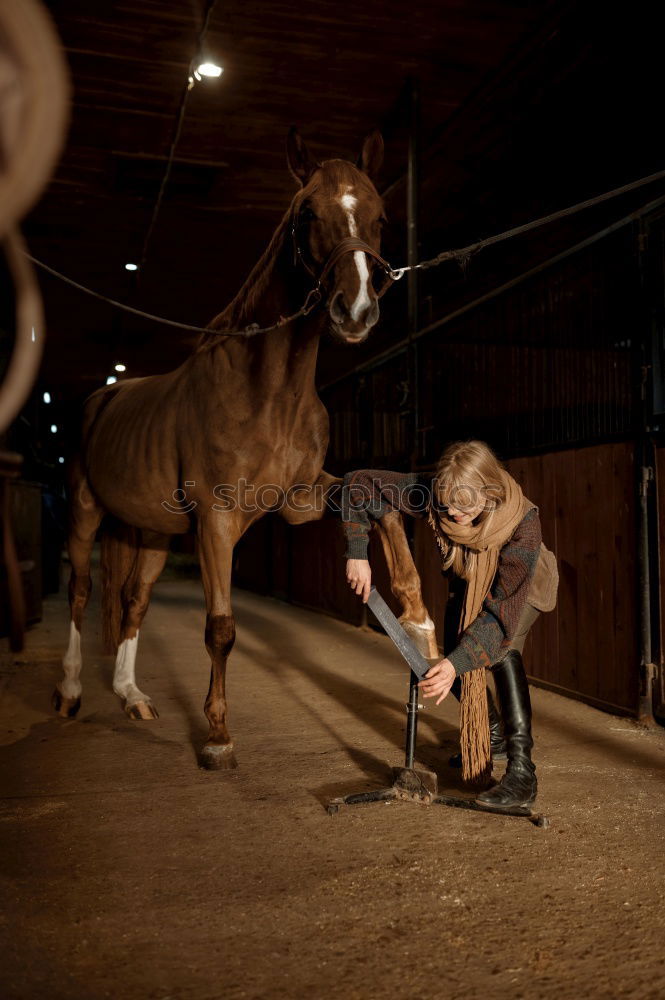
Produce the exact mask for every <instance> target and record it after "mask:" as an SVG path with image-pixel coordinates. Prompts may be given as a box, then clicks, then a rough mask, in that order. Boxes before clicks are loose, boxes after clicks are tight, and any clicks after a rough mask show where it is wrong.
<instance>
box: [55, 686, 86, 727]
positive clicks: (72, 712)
mask: <svg viewBox="0 0 665 1000" xmlns="http://www.w3.org/2000/svg"><path fill="white" fill-rule="evenodd" d="M51 704H52V705H53V707H54V709H55V710H56V712H57V713H58V715H59V716H60V718H61V719H73V718H74V717H75V716H76V713H77V712H78V710H79V708H80V707H81V696H80V695H79V697H78V698H65V696H64V694H62V692H61V691H59V690H58V689H57V688H56V689H55V691H54V692H53V696H52V697H51Z"/></svg>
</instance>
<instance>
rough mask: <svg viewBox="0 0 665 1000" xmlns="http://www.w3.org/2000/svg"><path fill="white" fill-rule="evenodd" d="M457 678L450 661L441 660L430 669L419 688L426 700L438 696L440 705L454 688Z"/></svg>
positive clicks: (437, 702)
mask: <svg viewBox="0 0 665 1000" xmlns="http://www.w3.org/2000/svg"><path fill="white" fill-rule="evenodd" d="M455 677H456V674H455V668H454V666H453V665H452V663H451V662H450V660H439V662H438V663H435V664H434V666H433V667H430V668H429V670H428V671H427V673H426V674H425V676H424V677H423V679H422V680H421V681H420V683H419V684H418V687H419V688H421V690H422V692H423V695H424V697H425V698H435V697H436V695H437V694H438V695H439V697H438V698H437V701H436V704H437V705H439V704H440V703H441V702H442V701H443V699H444V698H445V697H446V695H447V694H448V692H449V691H450V689H451V687H452V686H453V681H454V680H455Z"/></svg>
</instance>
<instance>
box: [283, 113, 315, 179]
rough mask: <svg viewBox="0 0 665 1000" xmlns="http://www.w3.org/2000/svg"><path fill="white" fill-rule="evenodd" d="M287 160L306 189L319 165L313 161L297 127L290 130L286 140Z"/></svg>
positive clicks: (293, 172)
mask: <svg viewBox="0 0 665 1000" xmlns="http://www.w3.org/2000/svg"><path fill="white" fill-rule="evenodd" d="M286 159H287V162H288V164H289V170H290V171H291V173H292V174H293V176H294V177H295V179H296V180H297V181H298V183H299V184H301V185H302V186H303V187H304V186H305V184H306V183H307V181H308V180H309V179H310V177H311V176H312V174H313V173H314V171H315V170H316V168H317V167H318V163H316V162H315V161H314V160H312V159H311V157H310V155H309V151H308V149H307V146H306V145H305V143H304V142H303V140H302V138H301V136H300V132H299V131H298V129H297V128H296V127H295V125H292V126H291V128H290V129H289V134H288V136H287V139H286Z"/></svg>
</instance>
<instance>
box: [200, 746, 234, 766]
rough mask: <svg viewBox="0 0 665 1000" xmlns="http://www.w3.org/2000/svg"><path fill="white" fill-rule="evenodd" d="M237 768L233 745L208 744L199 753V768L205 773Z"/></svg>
mask: <svg viewBox="0 0 665 1000" xmlns="http://www.w3.org/2000/svg"><path fill="white" fill-rule="evenodd" d="M237 766H238V761H237V760H236V758H235V754H234V752H233V744H232V743H228V744H226V746H219V744H217V743H209V744H207V745H206V746H204V748H203V750H202V751H201V767H205V769H206V770H207V771H231V770H232V769H233V768H234V767H237Z"/></svg>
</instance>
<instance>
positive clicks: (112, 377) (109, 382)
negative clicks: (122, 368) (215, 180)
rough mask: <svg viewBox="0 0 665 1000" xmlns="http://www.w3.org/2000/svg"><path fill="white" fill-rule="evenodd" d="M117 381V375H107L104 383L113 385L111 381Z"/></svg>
mask: <svg viewBox="0 0 665 1000" xmlns="http://www.w3.org/2000/svg"><path fill="white" fill-rule="evenodd" d="M117 381H118V376H117V375H109V376H108V378H107V379H106V384H107V385H113V383H114V382H117Z"/></svg>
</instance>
